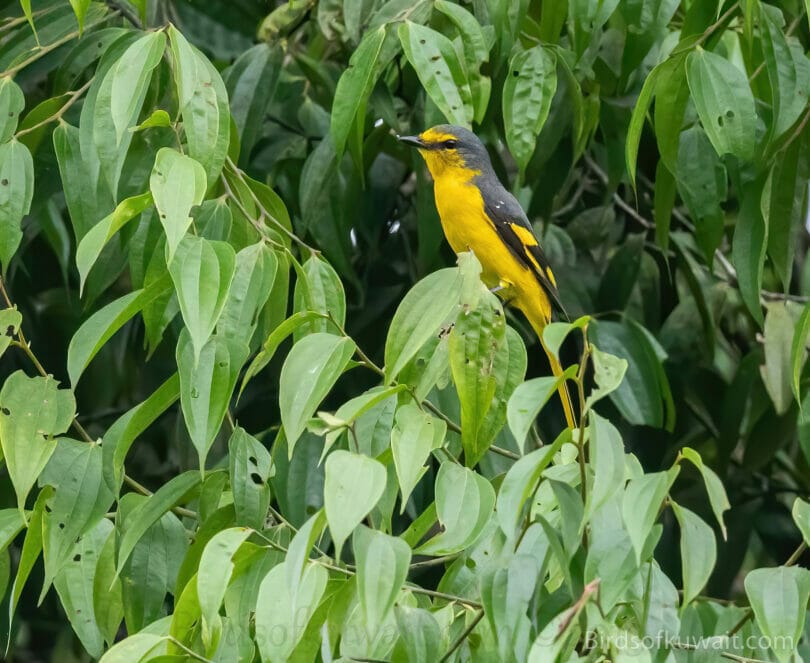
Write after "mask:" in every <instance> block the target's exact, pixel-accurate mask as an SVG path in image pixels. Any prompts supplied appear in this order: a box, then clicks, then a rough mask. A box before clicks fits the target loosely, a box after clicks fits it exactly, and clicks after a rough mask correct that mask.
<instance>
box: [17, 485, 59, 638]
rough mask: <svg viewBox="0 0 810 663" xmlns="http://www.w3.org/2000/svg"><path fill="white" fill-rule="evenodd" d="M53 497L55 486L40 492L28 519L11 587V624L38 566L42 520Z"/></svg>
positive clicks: (40, 550)
mask: <svg viewBox="0 0 810 663" xmlns="http://www.w3.org/2000/svg"><path fill="white" fill-rule="evenodd" d="M51 497H53V486H45V487H44V488H43V489H42V490H40V491H39V495H37V501H36V503H35V504H34V508H33V509H32V510H31V513H30V517H29V519H28V530H27V531H26V533H25V541H24V542H23V546H22V552H21V553H20V561H19V563H18V565H17V575H15V576H14V582H13V583H12V585H11V599H10V600H9V603H8V621H9V623H11V621H12V619H13V617H14V611H15V610H16V609H17V603H18V602H19V600H20V596H22V591H23V589H24V588H25V583H26V582H27V581H28V576H30V575H31V571H32V570H33V568H34V564H36V561H37V559H38V558H39V554H40V553H41V552H42V518H43V515H44V514H45V507H46V505H47V503H48V501H49V500H50V499H51ZM18 513H19V512H18Z"/></svg>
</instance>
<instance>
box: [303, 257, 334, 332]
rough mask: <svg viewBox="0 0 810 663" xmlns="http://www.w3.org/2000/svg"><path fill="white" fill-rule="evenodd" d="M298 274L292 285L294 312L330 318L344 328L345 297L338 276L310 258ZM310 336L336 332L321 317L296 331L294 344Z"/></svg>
mask: <svg viewBox="0 0 810 663" xmlns="http://www.w3.org/2000/svg"><path fill="white" fill-rule="evenodd" d="M297 271H298V280H297V281H296V283H295V294H294V296H293V308H294V310H295V311H296V312H298V311H304V310H307V311H315V312H317V313H320V314H322V315H331V316H332V317H333V318H334V319H335V321H336V322H337V323H338V324H339V325H340V326H343V325H345V324H346V293H345V292H344V290H343V283H342V282H341V280H340V276H338V274H337V272H335V270H334V269H333V268H332V266H331V265H330V264H329V263H328V262H326V260H324V259H323V258H320V257H318V256H311V257H310V258H309V259H308V260H307V261H306V262H305V263H304V264H303V270H297ZM306 332H309V333H312V332H329V333H330V334H338V333H339V330H338V329H337V328H336V327H335V325H334V324H333V323H332V322H331V321H330V320H326V319H325V318H323V317H320V318H316V319H314V320H313V321H312V322H310V323H308V324H307V325H306V327H304V329H297V330H296V331H295V339H296V341H298V340H300V339H301V337H303V335H304V333H306Z"/></svg>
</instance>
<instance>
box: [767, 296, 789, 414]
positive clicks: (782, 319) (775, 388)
mask: <svg viewBox="0 0 810 663" xmlns="http://www.w3.org/2000/svg"><path fill="white" fill-rule="evenodd" d="M767 309H768V310H767V313H766V314H765V364H764V366H760V367H759V372H760V374H761V375H762V382H763V383H764V384H765V389H766V390H767V392H768V395H769V396H770V397H771V401H772V402H773V405H774V409H775V410H776V412H777V414H785V412H787V411H788V408H790V405H791V403H792V402H793V396H792V394H791V372H792V371H791V357H790V350H791V345H792V343H793V334H794V331H793V318H792V317H791V315H790V313H789V312H788V310H787V306H786V305H785V302H771V303H769V304H768V307H767Z"/></svg>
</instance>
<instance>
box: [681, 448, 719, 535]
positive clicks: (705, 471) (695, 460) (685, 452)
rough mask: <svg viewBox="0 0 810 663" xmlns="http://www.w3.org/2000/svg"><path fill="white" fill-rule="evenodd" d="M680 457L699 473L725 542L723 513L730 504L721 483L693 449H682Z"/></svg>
mask: <svg viewBox="0 0 810 663" xmlns="http://www.w3.org/2000/svg"><path fill="white" fill-rule="evenodd" d="M680 455H681V456H682V457H683V458H686V460H688V461H689V462H690V463H692V464H693V465H694V466H695V467H696V468H697V469H698V470H699V471H700V475H701V476H702V477H703V483H704V484H705V485H706V492H707V493H708V494H709V503H710V504H711V505H712V511H713V512H714V517H715V518H716V519H717V524H718V525H720V531H721V532H722V533H723V540H725V539H726V538H727V534H728V533H727V532H726V524H725V522H723V513H724V512H725V511H728V510H729V509H730V508H731V504H730V503H729V501H728V495H726V489H725V487H724V486H723V482H722V481H721V480H720V477H719V476H717V473H716V472H715V471H714V470H713V469H712V468H711V467H709V466H708V465H706V464H705V463H704V462H703V459H702V458H701V457H700V454H699V453H698V452H697V451H695V450H694V449H691V448H690V447H684V448H683V449H681V451H680Z"/></svg>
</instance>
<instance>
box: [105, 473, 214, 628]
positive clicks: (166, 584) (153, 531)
mask: <svg viewBox="0 0 810 663" xmlns="http://www.w3.org/2000/svg"><path fill="white" fill-rule="evenodd" d="M181 476H182V475H181ZM198 476H199V475H198ZM156 494H157V493H156ZM152 499H154V496H153V497H149V498H145V497H141V496H138V495H135V494H132V493H128V494H127V495H124V497H123V498H122V499H121V500H119V501H118V512H117V514H116V521H117V524H116V526H117V527H118V528H119V529H121V528H123V533H124V537H126V536H127V531H128V527H129V525H130V523H129V521H128V519H127V515H129V513H130V511H131V515H132V517H133V518H134V519H136V520H137V518H139V517H140V516H141V514H142V513H143V511H141V510H140V509H139V508H138V507H139V506H140V504H143V503H144V502H145V503H147V504H148V503H149V501H150V500H152ZM133 503H134V504H136V506H135V508H134V509H132V508H131V505H132V504H133ZM122 521H123V522H122ZM135 524H136V525H137V524H138V523H137V522H136V523H135ZM122 543H123V538H122ZM187 548H188V534H187V533H186V530H185V528H184V527H183V524H182V523H181V522H180V520H179V519H178V518H177V516H175V515H174V514H173V513H164V514H163V516H162V517H161V518H160V520H158V521H157V522H155V523H154V524H153V525H152V526H151V527H149V528H148V529H147V530H146V531H145V532H142V533H141V534H140V536H139V537H138V540H137V542H136V543H135V547H134V548H133V550H132V552H131V554H130V555H129V559H128V560H127V562H126V564H124V568H123V569H121V572H120V573H121V575H120V577H121V592H122V602H123V605H124V620H125V623H126V628H127V631H128V632H130V633H132V632H134V631H139V630H141V629H142V628H144V627H145V626H147V625H148V624H151V623H152V622H154V621H155V620H157V619H159V618H160V617H162V616H163V614H164V604H165V601H166V593H167V592H169V591H171V588H172V587H173V586H174V581H175V578H176V576H177V573H178V570H179V568H180V563H181V561H182V560H183V557H184V556H185V554H186V549H187Z"/></svg>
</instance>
